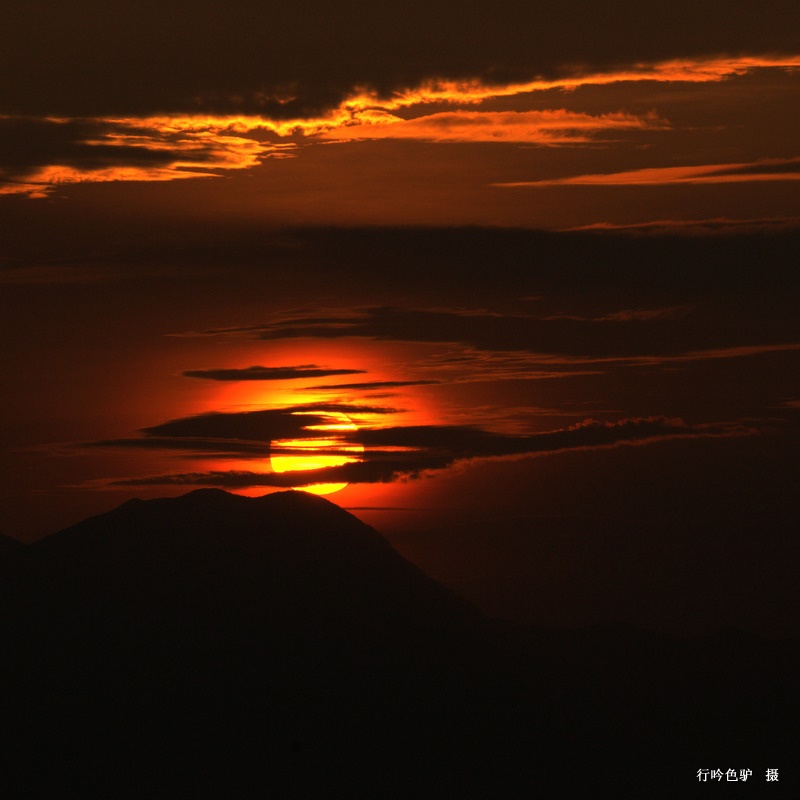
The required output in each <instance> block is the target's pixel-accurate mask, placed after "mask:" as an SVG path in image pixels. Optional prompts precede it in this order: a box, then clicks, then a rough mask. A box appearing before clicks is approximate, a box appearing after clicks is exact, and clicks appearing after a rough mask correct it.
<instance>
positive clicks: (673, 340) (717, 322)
mask: <svg viewBox="0 0 800 800" xmlns="http://www.w3.org/2000/svg"><path fill="white" fill-rule="evenodd" d="M778 312H779V309H777V308H775V309H774V314H773V318H772V319H770V320H765V319H763V317H762V316H761V312H760V310H759V309H758V308H754V309H753V311H752V312H750V313H747V312H746V310H745V309H739V311H738V316H736V317H735V318H733V317H731V316H730V314H729V312H728V311H727V309H725V308H722V307H720V308H713V307H712V306H710V304H707V307H706V308H703V309H699V308H695V307H693V306H692V305H678V306H668V307H660V308H627V309H621V310H618V311H613V312H608V313H605V314H601V315H599V316H595V317H586V316H580V315H574V314H573V315H570V314H564V313H562V314H555V315H554V314H545V315H537V314H533V313H497V312H492V311H487V310H474V309H447V308H437V309H421V308H399V307H392V306H382V307H367V308H358V309H338V310H337V309H331V310H327V311H324V312H314V313H311V314H309V313H306V312H303V311H298V312H295V313H291V312H285V313H283V314H280V315H277V316H276V317H275V319H274V320H272V321H270V322H267V323H265V324H264V325H255V326H247V327H244V328H226V329H219V330H209V331H206V332H205V335H209V336H246V337H248V338H253V339H259V340H265V341H271V340H280V339H295V338H317V339H335V338H340V337H363V338H368V339H375V340H386V341H411V342H427V343H437V344H445V345H446V344H453V345H458V348H457V350H456V351H453V352H451V353H447V354H445V355H441V354H440V355H437V356H431V357H429V358H428V360H427V361H426V362H423V363H422V364H421V365H420V366H422V368H423V369H429V370H431V371H432V372H433V373H434V374H435V375H436V376H437V379H440V376H441V375H448V377H449V378H450V379H453V380H498V379H503V378H505V379H520V378H523V379H524V378H528V379H534V378H535V379H541V378H546V377H562V376H564V375H568V374H588V373H587V372H586V371H583V372H580V373H573V372H563V371H558V370H559V368H564V367H569V368H570V369H574V368H575V367H580V366H587V365H600V364H610V363H617V364H621V365H624V364H629V365H655V364H659V363H665V364H675V363H680V362H692V361H701V360H710V359H724V358H740V357H745V356H753V355H758V354H764V353H775V352H790V351H796V350H800V342H799V341H798V339H797V335H798V332H797V326H796V323H795V319H794V317H793V316H792V317H790V318H788V319H785V318H784V317H783V316H782V314H780V313H778ZM554 370H555V371H554Z"/></svg>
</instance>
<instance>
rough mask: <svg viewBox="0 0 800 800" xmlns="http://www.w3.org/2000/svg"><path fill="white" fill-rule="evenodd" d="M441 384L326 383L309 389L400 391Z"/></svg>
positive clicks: (427, 382)
mask: <svg viewBox="0 0 800 800" xmlns="http://www.w3.org/2000/svg"><path fill="white" fill-rule="evenodd" d="M439 383H441V381H368V382H367V383H326V384H323V385H321V386H309V387H308V388H309V389H317V390H320V391H323V390H327V389H366V390H370V389H399V388H402V387H404V386H434V385H436V384H439Z"/></svg>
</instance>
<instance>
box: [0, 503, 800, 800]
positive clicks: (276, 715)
mask: <svg viewBox="0 0 800 800" xmlns="http://www.w3.org/2000/svg"><path fill="white" fill-rule="evenodd" d="M7 555H8V557H7V558H5V559H4V561H3V562H2V564H0V571H1V572H2V576H3V583H2V596H1V597H0V600H2V612H3V613H2V637H3V642H4V655H3V660H2V668H1V669H2V673H0V679H2V690H1V691H2V708H0V710H1V711H2V719H3V731H2V733H3V739H2V741H3V745H2V746H3V750H4V753H5V755H6V756H9V757H10V762H11V763H12V764H13V766H12V767H11V768H10V769H9V770H7V772H6V773H5V775H4V782H3V783H4V787H5V788H6V789H7V792H6V794H5V795H4V796H9V797H17V796H20V797H22V796H34V797H48V798H55V797H61V796H63V797H106V798H116V797H134V796H135V797H176V796H182V797H194V796H200V794H201V793H202V794H204V795H206V796H209V795H210V796H214V797H240V796H242V797H244V796H265V797H275V798H284V797H299V798H311V797H374V798H391V797H399V798H406V797H408V798H411V797H437V798H438V797H442V798H445V797H447V798H450V797H452V798H461V797H489V796H492V797H532V796H543V797H573V796H576V797H583V796H587V797H588V796H594V795H595V794H597V793H600V792H602V791H603V790H605V791H610V792H612V793H613V794H614V796H617V797H654V796H666V797H670V796H672V797H677V796H686V795H687V794H691V792H692V791H693V790H695V791H696V790H697V789H698V784H697V779H696V772H697V770H698V769H701V768H709V769H722V770H723V771H725V770H727V769H729V768H733V769H736V770H739V769H748V768H749V769H752V770H753V773H754V778H753V779H754V780H755V779H756V778H757V779H758V780H759V781H760V783H763V772H764V770H765V769H766V768H783V771H782V773H781V775H782V780H783V782H784V783H783V784H782V787H783V786H784V785H785V784H790V783H791V781H792V775H791V769H792V768H793V767H794V764H793V763H792V761H791V760H787V756H786V755H785V754H786V753H787V752H790V751H789V749H788V748H787V743H792V742H793V743H794V744H796V742H797V741H798V739H797V733H798V725H797V722H798V713H797V711H798V706H797V703H796V701H797V689H796V685H797V684H796V676H797V668H798V665H800V659H798V655H797V649H796V648H795V647H794V646H793V645H791V643H769V642H765V641H761V640H758V639H753V638H744V637H738V636H735V635H733V634H729V635H720V636H719V637H716V638H715V639H708V640H702V641H697V642H680V641H678V640H672V639H667V638H664V637H661V636H656V635H649V634H644V633H642V632H637V631H634V630H627V629H622V628H620V629H607V630H592V631H582V632H580V631H573V632H568V631H561V632H558V631H550V632H546V631H524V630H518V629H513V628H511V627H509V626H500V625H497V624H493V623H491V622H489V621H487V620H485V619H483V618H482V617H481V616H480V615H479V614H478V613H477V612H476V611H474V610H473V609H472V608H471V607H469V606H468V605H467V604H465V603H464V602H462V601H461V600H460V599H459V598H457V597H456V596H454V595H453V594H451V593H450V592H448V591H447V590H446V589H444V588H442V587H441V586H439V585H438V584H436V583H435V582H434V581H432V580H430V579H429V578H427V577H426V576H425V575H423V574H422V573H421V572H420V571H419V570H418V569H416V568H415V567H414V566H413V565H411V564H410V563H408V562H407V561H405V560H404V559H402V558H401V557H400V556H399V555H398V554H397V553H395V552H394V551H393V550H392V548H391V547H390V546H389V545H388V544H387V543H386V542H385V541H384V540H383V539H382V538H381V537H380V535H379V534H378V533H376V532H375V531H374V530H372V529H371V528H369V527H367V526H366V525H364V524H362V523H361V522H360V521H359V520H357V519H355V518H354V517H352V516H351V515H349V514H347V513H346V512H344V511H343V510H341V509H340V508H338V507H337V506H335V505H333V504H332V503H329V502H327V501H326V500H323V499H321V498H318V497H314V496H311V495H307V494H304V493H300V492H285V493H279V494H272V495H269V496H267V497H263V498H258V499H249V498H243V497H238V496H233V495H229V494H226V493H224V492H220V491H216V490H202V491H198V492H192V493H190V494H188V495H185V496H183V497H179V498H175V499H163V500H151V501H146V502H143V501H131V502H128V503H126V504H124V505H123V506H121V507H120V508H118V509H116V510H115V511H113V512H110V513H108V514H104V515H101V516H99V517H95V518H92V519H89V520H86V521H85V522H83V523H80V524H79V525H76V526H74V527H72V528H70V529H68V530H65V531H63V532H61V533H59V534H56V535H55V536H52V537H49V538H48V539H45V540H43V541H42V542H40V543H38V544H36V545H34V546H31V547H27V548H9V554H7ZM793 747H794V745H792V748H793ZM794 761H796V759H794ZM794 781H795V783H794V786H795V788H796V786H797V783H796V775H795V776H794ZM763 789H764V786H760V787H759V790H761V791H763ZM773 793H774V791H773ZM751 796H752V795H751Z"/></svg>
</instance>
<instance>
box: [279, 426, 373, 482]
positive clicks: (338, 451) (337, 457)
mask: <svg viewBox="0 0 800 800" xmlns="http://www.w3.org/2000/svg"><path fill="white" fill-rule="evenodd" d="M294 415H295V416H302V415H310V416H314V417H317V418H318V417H320V416H322V417H324V418H325V419H326V420H329V421H326V422H323V423H321V424H317V425H305V426H303V430H306V431H319V432H320V436H318V437H313V438H308V439H305V438H304V439H280V440H276V441H273V442H272V445H271V447H270V464H271V465H272V469H273V470H274V471H275V472H297V471H303V472H306V471H309V470H316V469H322V468H324V467H338V466H341V465H342V464H351V463H353V462H355V461H360V460H361V458H360V455H358V454H360V453H363V452H364V447H363V446H362V445H360V444H353V443H352V442H346V440H345V439H344V437H343V436H342V434H343V433H346V432H351V431H356V430H358V428H357V427H356V425H355V423H354V422H353V421H352V420H351V419H350V418H349V417H348V416H347V415H346V414H343V413H341V412H338V411H334V412H325V413H323V414H319V413H317V412H314V413H312V412H307V411H296V412H294ZM345 486H347V484H346V483H315V484H311V485H308V486H296V487H294V488H296V489H302V490H303V491H306V492H312V493H313V494H332V493H333V492H338V491H339V490H340V489H344V487H345Z"/></svg>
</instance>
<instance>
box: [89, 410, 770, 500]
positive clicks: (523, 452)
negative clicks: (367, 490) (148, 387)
mask: <svg viewBox="0 0 800 800" xmlns="http://www.w3.org/2000/svg"><path fill="white" fill-rule="evenodd" d="M256 413H257V412H256ZM216 417H217V418H216V419H215V421H214V425H215V428H214V429H215V431H216V432H218V433H222V432H223V431H224V432H225V433H226V434H227V435H228V438H225V439H223V438H221V437H220V439H219V443H218V455H219V456H228V455H229V454H230V453H231V446H230V445H231V441H232V437H233V436H234V435H235V434H237V433H241V432H242V423H243V417H242V415H224V414H220V415H216ZM193 420H194V421H193ZM207 423H208V417H207V418H206V419H205V420H204V421H203V422H202V423H201V425H200V427H201V428H203V429H204V430H205V429H207ZM228 423H230V424H228ZM169 425H170V426H171V427H170V428H168V429H169V430H172V431H173V436H172V437H167V439H174V440H175V441H174V443H173V444H172V447H173V448H174V449H181V445H182V444H183V442H182V441H181V439H184V438H185V439H186V442H185V444H186V447H185V449H186V450H188V451H196V450H198V449H202V450H203V452H204V453H205V454H206V455H213V445H212V441H211V440H209V439H205V440H197V439H196V438H194V437H193V436H192V435H191V433H192V432H196V431H197V430H198V425H197V418H188V419H187V420H175V421H173V423H170V424H169ZM148 430H149V431H153V430H155V429H148ZM161 430H164V428H163V427H162V428H161ZM181 432H184V433H186V436H185V437H184V436H182V435H181ZM756 433H758V431H757V429H756V428H754V427H753V426H751V425H747V424H741V423H713V424H699V425H688V424H686V423H685V422H684V421H683V420H680V419H667V418H663V417H651V418H640V419H622V420H617V421H614V422H605V423H604V422H597V421H595V420H586V421H584V422H582V423H580V424H578V425H573V426H570V427H568V428H562V429H560V430H555V431H548V432H544V433H536V434H531V435H509V434H504V433H498V432H493V431H487V430H482V429H480V428H477V427H465V426H442V425H426V426H405V427H404V426H395V427H390V428H374V429H362V430H360V431H357V432H353V433H343V434H342V435H341V437H340V438H341V439H342V440H343V441H347V442H350V443H358V444H360V445H363V447H364V448H365V449H364V453H363V457H362V458H361V460H359V461H353V462H351V463H347V464H342V465H340V466H334V467H325V468H322V469H314V470H305V471H293V472H291V473H290V474H287V473H278V474H276V473H274V472H258V471H250V470H231V471H221V470H212V471H208V472H189V473H175V474H166V475H155V476H146V477H137V478H125V479H121V480H116V481H113V482H111V484H110V485H113V486H148V485H193V486H219V487H223V488H245V487H259V486H263V487H288V486H307V485H313V484H318V483H340V482H344V483H388V482H392V481H398V480H410V479H416V478H420V477H423V476H427V475H430V474H432V473H435V472H438V471H441V470H444V469H447V468H450V467H452V466H454V465H455V464H457V463H461V462H468V461H472V460H476V459H497V458H524V457H533V456H537V455H542V454H545V453H555V452H562V451H566V450H585V449H597V448H608V447H618V446H622V445H637V444H638V445H642V444H647V443H651V442H655V441H663V440H666V439H675V438H715V437H725V438H727V437H733V436H750V435H754V434H756ZM293 435H297V436H302V435H305V436H309V433H308V431H306V432H305V434H303V433H302V431H300V430H298V431H296V432H295V434H293ZM142 441H146V439H145V440H142ZM136 442H137V440H135V439H133V440H119V441H118V442H116V445H117V446H122V447H136V446H137V444H136ZM98 444H101V445H104V446H110V445H112V444H114V443H113V442H106V443H98ZM154 444H155V446H158V447H162V448H169V447H170V444H169V443H168V442H167V443H165V442H164V440H163V439H157V440H155V442H154ZM250 448H251V442H250V440H247V439H245V440H244V441H243V443H242V448H241V451H236V452H237V454H238V455H241V456H244V457H256V458H259V457H260V458H262V459H263V458H264V456H265V453H263V452H262V453H261V454H258V453H253V452H252V451H251V449H250ZM314 452H315V453H318V454H322V453H324V452H326V451H324V450H315V451H314ZM333 452H335V453H339V452H340V451H339V450H335V451H333Z"/></svg>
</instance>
